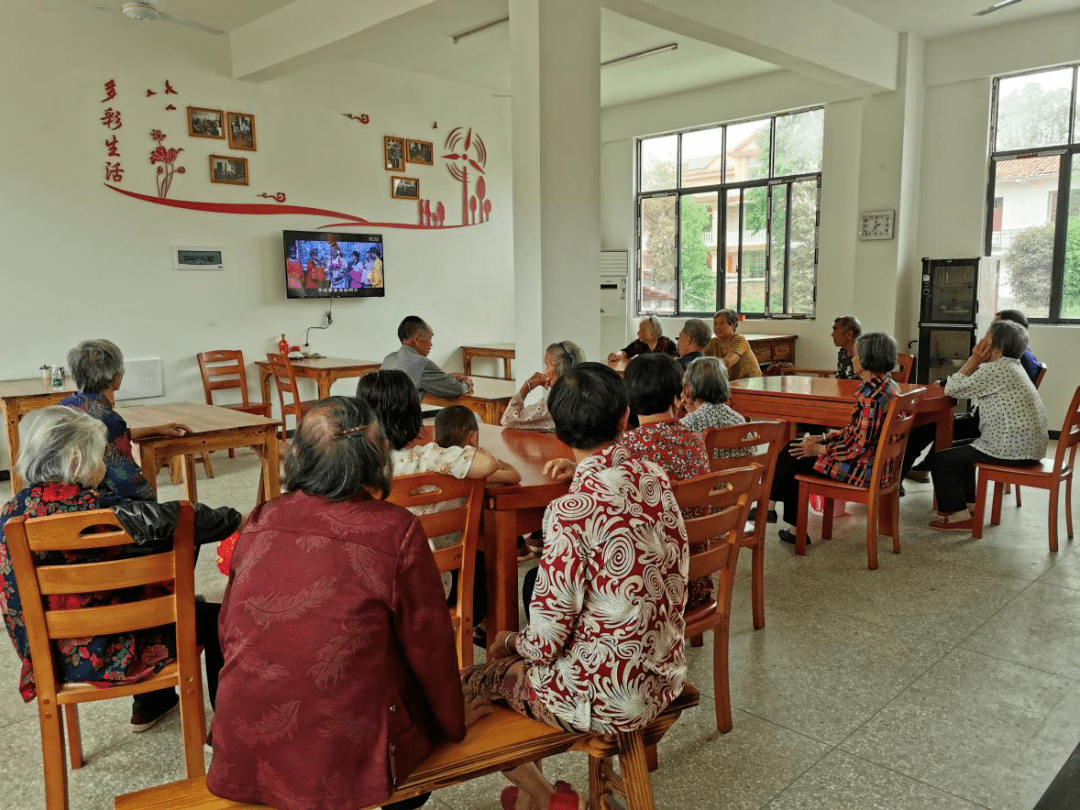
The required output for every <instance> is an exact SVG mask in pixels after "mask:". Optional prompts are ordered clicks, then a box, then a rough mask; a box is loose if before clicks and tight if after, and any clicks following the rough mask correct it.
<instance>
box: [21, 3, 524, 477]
mask: <svg viewBox="0 0 1080 810" xmlns="http://www.w3.org/2000/svg"><path fill="white" fill-rule="evenodd" d="M180 42H183V43H186V45H185V47H181V46H180V45H179V44H178V43H180ZM226 48H227V45H226V44H224V43H223V42H222V40H215V39H213V38H211V37H206V36H204V35H201V34H198V33H196V32H188V31H185V30H184V29H177V28H176V27H175V26H169V25H164V24H157V23H141V24H140V23H134V22H130V21H127V20H124V19H123V18H121V17H119V15H106V14H89V13H87V14H82V13H66V14H65V13H59V12H53V13H46V12H39V11H36V10H30V9H29V8H26V7H19V8H17V9H10V8H9V7H7V6H5V8H4V10H3V11H2V12H0V75H3V76H5V77H6V78H5V81H4V83H3V85H2V89H0V94H2V96H0V98H2V100H3V106H4V108H5V109H6V110H7V111H8V113H7V114H5V115H4V116H0V144H2V145H3V148H2V149H0V243H2V244H3V246H4V263H3V266H2V268H0V278H2V279H3V283H2V292H0V324H2V329H3V332H2V334H3V338H4V339H3V345H4V347H5V348H4V351H3V354H2V355H0V379H15V378H20V377H32V376H36V375H37V374H38V372H37V368H38V366H40V365H41V364H42V363H44V362H50V363H54V362H55V363H64V357H65V355H66V352H67V350H68V349H69V348H70V347H72V346H73V345H74V344H75V343H77V342H78V341H79V340H81V339H84V338H87V337H99V336H103V337H108V338H110V339H112V340H114V341H115V342H116V343H117V344H118V345H119V346H120V347H121V348H122V349H123V351H124V352H125V355H126V356H128V357H130V358H144V357H160V358H161V359H162V361H163V366H164V373H165V396H164V400H163V401H167V402H169V401H172V402H175V401H202V397H203V395H202V388H201V383H200V381H199V373H198V368H197V365H196V362H195V354H196V353H197V352H199V351H202V350H206V349H211V348H238V349H242V350H243V351H244V353H245V357H246V358H247V360H248V361H249V363H250V362H251V361H253V360H254V359H256V358H258V357H260V356H262V355H263V354H264V353H265V352H267V351H272V350H274V348H275V345H276V342H277V336H278V333H279V332H282V331H284V332H285V333H286V334H287V336H288V337H289V339H290V340H291V341H293V342H294V343H295V342H301V341H302V339H303V332H304V329H305V328H306V327H308V326H311V325H316V324H320V323H322V322H323V321H322V317H323V313H324V311H325V310H326V308H327V304H326V302H318V301H303V300H302V301H287V300H286V299H285V282H284V267H283V258H282V244H281V231H282V230H283V229H296V230H315V229H316V228H318V227H319V226H320V225H324V224H327V223H330V222H332V221H333V217H313V216H291V215H290V216H235V215H224V214H210V213H203V212H195V211H184V210H180V209H175V208H166V207H162V206H157V205H154V204H149V203H145V202H141V201H136V200H133V199H129V198H126V197H124V196H122V195H120V194H117V193H115V192H113V191H111V190H109V189H108V188H106V187H105V186H104V185H103V179H104V163H105V152H106V150H105V147H104V145H103V142H104V140H105V138H106V137H108V135H109V134H110V133H109V132H108V131H107V130H106V129H105V128H104V127H103V126H102V124H101V123H100V120H99V118H100V116H101V114H102V112H103V110H104V109H105V107H107V106H108V105H107V104H102V103H100V99H102V98H104V95H103V84H104V82H105V81H106V80H108V79H115V80H116V83H117V88H118V91H119V95H118V97H117V99H115V100H114V101H113V102H111V103H112V104H113V106H114V107H115V108H117V109H120V110H121V111H122V113H123V127H122V129H120V130H119V131H118V132H117V133H116V134H117V135H118V136H119V142H120V147H121V155H122V162H123V166H124V168H125V170H126V174H125V177H124V180H123V183H122V184H121V185H122V187H124V188H125V189H128V190H132V191H137V192H141V193H144V194H150V195H154V194H155V193H156V191H155V182H154V174H153V167H151V165H150V163H149V154H150V151H151V147H152V146H153V145H154V144H153V142H152V141H151V140H150V138H149V132H150V129H151V128H154V127H158V128H161V129H162V130H164V131H165V133H166V134H167V136H168V138H167V140H166V142H165V143H166V145H167V146H174V147H182V148H183V149H184V152H182V153H181V155H180V160H179V161H178V162H179V163H180V164H181V165H183V166H184V167H185V169H186V173H185V174H184V175H181V176H177V177H176V178H175V181H174V184H173V187H172V190H171V192H170V194H169V197H170V198H173V199H192V200H204V201H216V202H245V203H249V202H265V201H264V200H262V199H260V198H258V197H256V196H255V195H256V194H257V193H259V192H263V191H266V192H270V193H274V192H278V191H284V192H285V193H286V194H287V196H288V200H287V202H288V203H289V204H295V205H306V206H314V207H322V208H328V209H334V210H338V211H344V212H349V213H353V214H357V215H359V216H362V217H364V218H366V219H369V220H372V221H401V222H415V221H416V204H415V203H412V202H408V201H399V200H392V199H391V198H390V194H389V176H390V175H389V174H388V173H387V172H385V171H384V170H383V168H382V137H383V135H384V134H394V135H401V136H406V137H415V138H421V139H426V140H431V141H434V142H435V150H436V155H438V154H440V152H439V149H440V147H441V146H442V140H443V139H444V138H445V137H446V134H447V133H448V132H449V130H450V129H451V128H452V127H453V126H457V125H463V126H472V127H474V128H475V131H477V132H479V133H482V136H483V138H484V141H485V144H486V146H487V151H488V163H487V174H486V179H487V187H488V197H489V198H490V199H492V200H493V203H494V206H493V210H492V216H491V220H490V222H488V223H485V224H484V225H482V226H478V227H470V228H463V229H457V230H446V231H415V230H399V229H385V230H382V231H381V232H382V234H383V238H384V243H385V254H386V259H385V278H386V289H387V295H386V297H385V298H383V299H368V300H353V301H337V302H335V304H334V308H333V311H334V323H333V326H332V327H331V328H330V329H328V330H325V331H312V333H311V349H312V350H314V351H318V352H321V353H322V354H325V355H331V356H342V357H353V358H361V359H381V358H382V357H383V356H384V355H385V354H386V353H387V352H389V351H392V350H393V349H395V348H396V346H397V339H396V337H395V330H396V327H397V324H398V322H399V321H400V319H401V318H402V317H403V316H405V315H408V314H411V313H415V314H419V315H422V316H423V317H425V318H426V319H427V320H428V321H429V322H430V323H431V325H432V326H433V328H434V330H435V348H434V351H433V352H432V359H434V360H435V361H436V362H438V363H440V364H442V365H444V366H445V367H447V368H450V369H454V368H460V353H459V352H458V351H457V347H458V346H460V345H461V344H463V343H467V342H478V341H507V340H512V338H513V333H514V324H513V273H512V243H513V239H512V231H511V220H512V217H511V212H512V209H511V185H510V154H509V152H510V139H509V116H508V109H507V107H506V105H505V104H503V103H501V101H500V100H498V99H492V98H491V95H490V93H488V92H485V91H480V90H477V89H474V88H470V87H466V86H462V85H457V84H453V83H450V82H446V81H440V80H437V79H433V78H429V77H421V76H417V75H413V74H409V73H405V72H399V71H394V70H391V69H387V68H383V67H378V66H373V65H366V64H361V63H358V62H350V61H339V62H335V63H332V64H324V65H317V66H314V67H311V68H308V69H306V70H304V71H301V72H298V73H296V74H293V75H290V76H286V77H283V78H280V79H276V80H273V81H269V82H266V83H263V84H258V85H255V84H250V83H245V82H241V81H234V80H232V79H230V78H227V76H226V70H227V67H226V66H227V61H228V60H227V58H226V57H227V54H226V53H225V52H224V49H226ZM16 77H19V78H16ZM166 78H168V79H169V80H170V81H171V83H172V84H173V86H174V87H176V88H177V90H178V91H179V93H180V95H177V96H168V97H166V96H164V95H161V94H159V95H157V96H154V97H152V98H147V97H146V95H145V91H146V89H147V88H152V89H158V90H160V89H161V87H162V85H163V82H164V80H165V79H166ZM169 100H172V101H174V103H175V104H176V106H177V107H178V108H179V109H178V110H177V111H175V112H165V111H164V109H163V108H164V105H165V103H167V101H169ZM189 104H190V105H195V106H205V107H212V108H220V109H226V110H238V111H242V112H247V113H252V114H254V115H255V117H256V131H257V138H258V151H257V152H252V153H244V152H238V153H230V152H229V151H228V150H227V145H226V143H225V142H224V141H218V140H206V139H197V138H189V137H188V136H187V130H186V124H185V123H184V108H185V107H186V106H187V105H189ZM343 112H351V113H354V114H360V113H367V114H368V115H370V116H371V123H370V124H368V125H367V126H364V125H361V124H359V123H357V122H354V121H350V120H349V119H347V118H345V117H344V116H343V115H342V113H343ZM433 121H438V129H432V122H433ZM211 153H217V154H222V153H224V154H238V155H241V156H246V157H248V158H249V168H250V174H251V178H252V180H251V185H250V186H224V185H212V184H210V183H209V180H208V168H207V164H208V158H207V156H208V155H209V154H211ZM409 168H410V169H412V168H413V167H412V166H410V167H409ZM409 174H410V176H417V177H419V178H420V179H421V193H422V196H424V197H426V198H431V199H432V200H439V199H441V200H443V201H444V202H445V204H446V208H447V220H448V222H453V221H454V219H455V217H460V214H459V213H458V210H459V207H460V206H459V203H458V200H459V199H460V186H459V185H458V184H457V183H456V181H454V180H453V178H451V177H450V176H449V175H448V174H447V172H446V170H445V169H444V168H443V167H442V166H441V165H439V161H438V160H437V161H436V165H435V166H431V167H417V168H415V169H414V170H413V171H410V172H409ZM458 221H460V220H458ZM360 230H361V231H362V230H363V229H360ZM372 230H375V229H372ZM178 244H179V245H220V246H222V247H223V248H224V249H225V252H226V259H227V262H228V267H227V269H226V270H225V271H224V272H177V271H175V270H173V269H172V263H171V259H170V255H169V249H170V246H172V245H178ZM463 312H468V313H478V314H479V315H480V316H479V317H468V318H465V317H461V313H463ZM253 376H254V378H255V379H253V381H252V387H253V389H255V388H256V386H257V375H253ZM353 390H355V381H342V382H339V383H338V384H337V385H336V386H335V393H350V392H351V391H353ZM0 458H6V452H0ZM0 464H2V462H0Z"/></svg>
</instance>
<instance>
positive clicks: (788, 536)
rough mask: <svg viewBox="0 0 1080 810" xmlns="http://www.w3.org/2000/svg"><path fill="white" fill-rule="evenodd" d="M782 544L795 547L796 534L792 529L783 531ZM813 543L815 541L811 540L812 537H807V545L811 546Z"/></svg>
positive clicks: (781, 532) (781, 533)
mask: <svg viewBox="0 0 1080 810" xmlns="http://www.w3.org/2000/svg"><path fill="white" fill-rule="evenodd" d="M780 542H781V543H790V544H791V545H795V532H793V531H791V530H790V529H781V530H780ZM812 542H813V541H812V540H811V539H810V535H806V545H810V544H811V543H812Z"/></svg>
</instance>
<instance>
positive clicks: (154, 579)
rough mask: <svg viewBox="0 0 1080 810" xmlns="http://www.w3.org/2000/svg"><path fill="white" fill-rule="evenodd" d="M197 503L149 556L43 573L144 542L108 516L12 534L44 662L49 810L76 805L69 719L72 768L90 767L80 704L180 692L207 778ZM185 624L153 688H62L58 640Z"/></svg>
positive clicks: (31, 526)
mask: <svg viewBox="0 0 1080 810" xmlns="http://www.w3.org/2000/svg"><path fill="white" fill-rule="evenodd" d="M193 514H194V513H193V511H192V508H191V504H188V503H184V504H182V506H181V509H180V519H179V523H178V524H177V528H176V533H175V534H174V539H173V549H172V550H171V551H167V552H162V553H159V554H151V555H148V556H141V557H131V558H127V559H123V558H121V559H115V560H110V561H107V562H98V563H84V564H78V565H43V564H41V563H40V561H39V557H38V555H40V554H44V553H46V552H58V551H74V550H79V551H84V550H90V549H99V548H108V547H115V546H126V545H131V544H133V543H134V540H132V538H131V535H129V534H128V533H127V532H126V531H124V529H123V527H121V526H120V524H119V522H118V521H117V519H116V517H115V516H114V515H113V513H112V511H110V510H108V509H101V510H95V511H91V512H72V513H67V514H61V515H51V516H49V517H43V518H32V519H29V520H28V519H27V518H26V517H25V516H20V517H17V518H13V519H12V520H10V521H8V523H7V525H6V526H5V528H4V533H5V535H6V537H7V541H8V548H9V551H10V554H11V562H12V565H13V567H14V570H15V580H16V583H17V585H18V588H19V595H20V596H21V597H22V603H23V616H24V619H25V621H26V632H27V636H28V637H29V643H30V657H31V658H32V659H33V662H34V681H35V682H36V684H37V691H38V695H37V703H38V717H39V719H40V721H41V749H42V756H43V760H44V765H45V805H46V807H47V808H48V810H63V808H66V807H67V806H68V782H67V770H66V768H65V767H64V729H63V726H62V725H61V723H60V713H59V711H58V710H59V709H60V707H63V711H64V716H65V719H66V720H67V728H68V737H69V742H70V748H71V767H72V768H73V769H75V768H80V767H82V764H83V754H82V740H81V735H80V732H79V715H78V704H79V703H85V702H87V701H91V700H105V699H108V698H118V697H129V696H131V695H137V694H142V693H144V692H150V691H153V690H155V689H163V688H168V687H174V686H178V687H180V718H181V725H182V726H183V733H184V759H185V762H186V764H187V774H188V776H189V777H193V776H201V775H202V774H204V773H205V772H206V771H205V765H204V760H203V743H204V742H205V740H206V718H205V717H204V715H203V692H202V670H201V667H200V663H199V650H198V648H197V647H196V646H195V577H194V570H195V558H194V517H193ZM169 582H172V583H174V585H175V588H174V593H173V594H172V595H169V596H160V597H156V598H151V599H144V600H141V601H136V602H123V603H121V604H116V605H106V606H99V607H91V608H82V609H73V610H62V609H61V610H54V609H50V608H48V607H47V602H46V601H45V599H46V597H48V596H51V595H59V594H73V593H89V592H95V591H108V590H119V589H123V588H131V587H134V586H138V585H149V584H153V583H169ZM168 624H175V625H176V649H177V660H176V661H175V662H173V663H171V664H168V665H167V666H166V667H165V668H164V669H162V670H161V671H160V672H158V673H157V674H156V675H153V676H152V677H150V678H147V679H146V680H142V681H138V682H134V683H123V684H116V685H114V686H109V685H108V684H107V683H102V682H98V683H92V684H91V683H59V682H57V676H56V669H55V660H56V655H55V648H54V646H53V641H54V640H56V639H66V638H86V637H91V636H101V635H106V634H114V633H122V632H127V631H131V630H144V629H147V628H151V627H160V626H162V625H168Z"/></svg>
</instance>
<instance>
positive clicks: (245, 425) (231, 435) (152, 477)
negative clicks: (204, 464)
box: [116, 402, 281, 502]
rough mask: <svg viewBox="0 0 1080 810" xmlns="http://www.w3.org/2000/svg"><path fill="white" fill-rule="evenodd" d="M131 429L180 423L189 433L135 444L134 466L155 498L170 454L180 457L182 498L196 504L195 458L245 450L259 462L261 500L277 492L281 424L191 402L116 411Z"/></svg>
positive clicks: (155, 438)
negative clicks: (200, 455)
mask: <svg viewBox="0 0 1080 810" xmlns="http://www.w3.org/2000/svg"><path fill="white" fill-rule="evenodd" d="M116 412H117V413H118V414H120V416H122V417H123V418H124V421H126V422H127V423H128V427H130V428H154V427H158V426H160V425H166V424H168V423H170V422H180V423H181V424H184V425H187V426H188V427H190V428H191V429H192V432H191V433H188V434H186V435H184V436H161V437H151V438H148V439H144V440H142V441H141V442H139V443H138V446H139V464H140V466H141V467H142V471H143V475H144V476H146V480H147V481H149V482H150V486H151V487H153V488H154V495H155V496H156V495H157V475H158V470H160V469H161V468H162V467H165V466H168V463H169V459H170V458H172V457H173V456H183V458H184V470H183V471H184V491H185V497H186V498H187V499H188V500H189V501H192V502H195V501H197V500H198V492H197V490H196V486H195V454H196V453H204V452H209V451H211V450H229V449H233V448H237V447H250V448H251V449H252V450H254V451H255V452H256V453H258V454H259V458H260V459H261V460H262V468H263V475H262V482H263V496H264V497H265V498H266V500H270V499H271V498H276V497H277V496H278V495H280V494H281V484H280V481H279V473H278V443H277V428H278V425H279V424H280V423H279V422H276V421H275V420H273V419H266V418H264V417H262V416H256V415H254V414H250V413H244V412H243V411H235V410H233V409H231V408H218V407H215V406H213V405H204V404H202V403H194V402H177V403H171V404H166V405H138V406H133V407H130V408H117V409H116Z"/></svg>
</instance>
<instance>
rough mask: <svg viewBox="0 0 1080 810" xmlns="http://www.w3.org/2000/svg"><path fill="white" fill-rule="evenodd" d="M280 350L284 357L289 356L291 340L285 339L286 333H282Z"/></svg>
mask: <svg viewBox="0 0 1080 810" xmlns="http://www.w3.org/2000/svg"><path fill="white" fill-rule="evenodd" d="M277 348H278V351H279V352H281V356H282V357H288V356H289V341H287V340H286V339H285V333H284V332H282V333H281V340H279V341H278V345H277Z"/></svg>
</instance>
